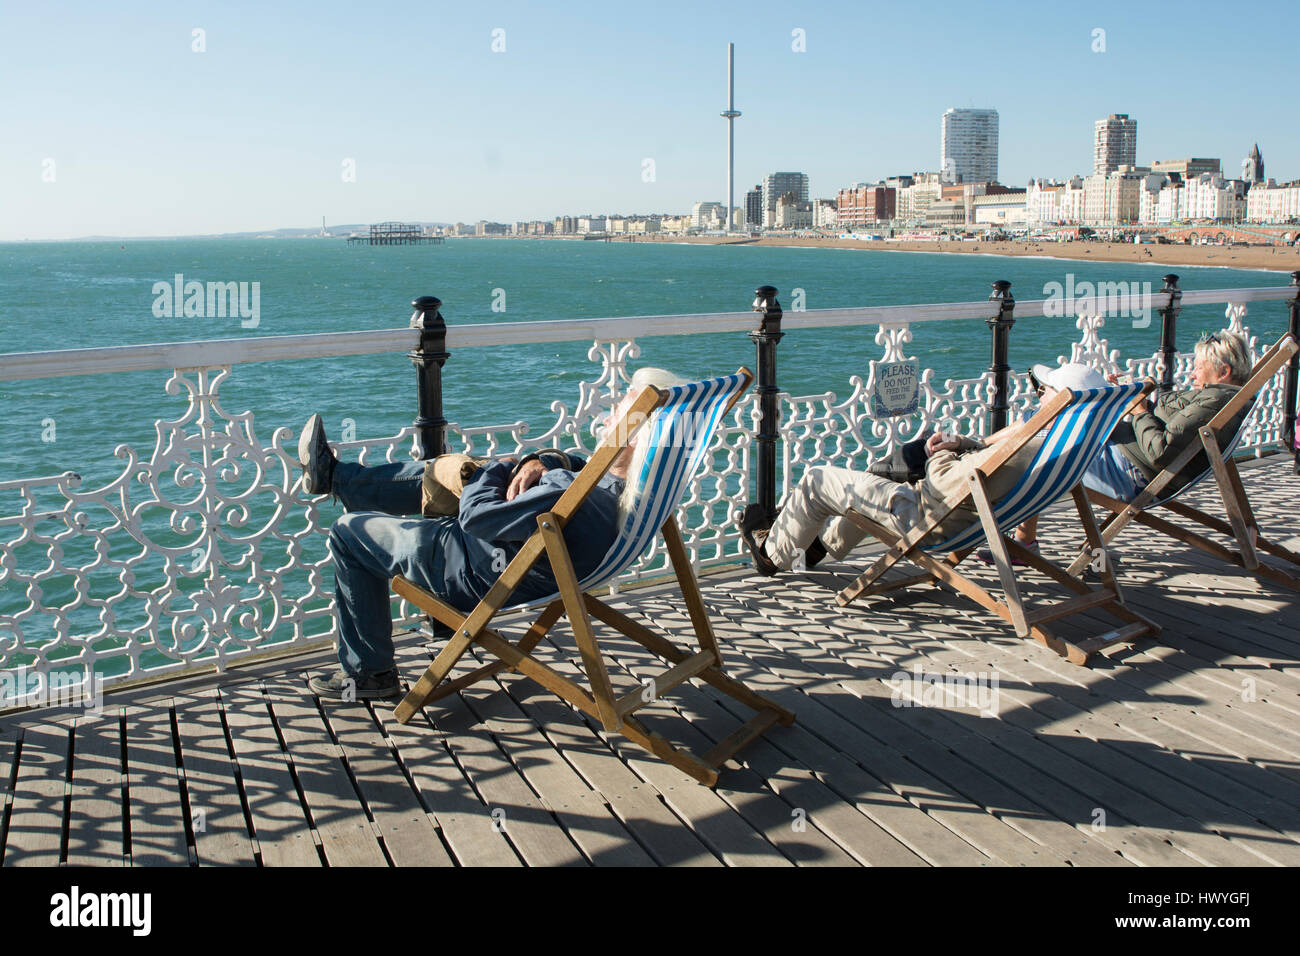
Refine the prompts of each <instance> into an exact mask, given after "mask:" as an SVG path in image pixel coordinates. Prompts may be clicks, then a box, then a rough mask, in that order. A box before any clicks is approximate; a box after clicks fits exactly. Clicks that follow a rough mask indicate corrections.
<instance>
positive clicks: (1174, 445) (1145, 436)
mask: <svg viewBox="0 0 1300 956" xmlns="http://www.w3.org/2000/svg"><path fill="white" fill-rule="evenodd" d="M1238 388H1239V386H1237V385H1226V384H1224V385H1206V386H1205V387H1204V388H1190V389H1186V390H1185V391H1173V392H1166V393H1165V394H1163V395H1161V396H1160V397H1159V399H1157V401H1156V404H1155V407H1154V408H1153V409H1152V410H1151V411H1148V412H1143V413H1142V414H1141V415H1136V416H1134V418H1133V420H1132V421H1131V422H1120V424H1119V425H1118V426H1117V427H1116V429H1115V432H1114V434H1113V435H1112V437H1111V441H1112V442H1115V443H1118V444H1119V446H1120V449H1121V450H1122V451H1123V452H1124V457H1126V458H1127V459H1128V460H1129V461H1131V462H1133V464H1135V465H1137V466H1138V468H1139V469H1141V471H1142V473H1143V474H1144V475H1146V479H1147V481H1150V480H1151V479H1152V478H1154V477H1155V476H1156V475H1157V474H1159V473H1160V472H1161V471H1163V470H1164V469H1165V468H1166V467H1167V466H1168V465H1170V464H1172V463H1173V461H1174V459H1175V458H1177V457H1178V456H1179V455H1181V454H1182V453H1183V451H1184V450H1185V449H1186V448H1187V447H1188V446H1189V445H1191V444H1192V443H1194V442H1195V443H1199V442H1200V436H1199V435H1198V434H1197V432H1198V431H1199V430H1200V429H1201V428H1202V427H1203V426H1205V425H1208V424H1209V423H1210V419H1212V418H1213V417H1214V416H1215V415H1217V414H1218V413H1219V410H1220V409H1222V408H1223V406H1225V405H1227V404H1228V402H1229V401H1230V400H1231V399H1232V396H1234V395H1236V394H1237V390H1238ZM1249 407H1250V406H1249V405H1247V406H1246V408H1243V409H1242V410H1241V411H1240V412H1238V413H1237V414H1236V415H1235V416H1233V418H1232V420H1231V421H1229V422H1228V425H1227V427H1226V428H1223V429H1222V430H1220V431H1218V432H1216V433H1215V435H1214V437H1215V438H1216V439H1218V441H1219V444H1220V445H1224V444H1226V443H1227V442H1229V441H1231V440H1232V438H1233V436H1235V435H1236V434H1237V430H1238V429H1239V428H1241V423H1242V422H1243V421H1244V420H1245V418H1246V412H1247V411H1248V410H1249ZM1209 466H1210V463H1209V461H1208V460H1207V459H1206V457H1205V452H1201V453H1200V454H1199V455H1197V456H1196V457H1195V458H1193V459H1192V460H1191V461H1190V462H1188V463H1187V465H1186V466H1184V467H1183V469H1182V470H1181V471H1180V472H1179V473H1178V476H1177V477H1176V478H1174V480H1173V482H1172V483H1170V484H1169V485H1168V486H1167V487H1166V488H1165V492H1173V491H1176V490H1178V489H1179V488H1181V487H1183V485H1185V484H1187V482H1189V481H1191V480H1192V479H1193V478H1195V477H1196V476H1197V475H1199V474H1200V473H1201V472H1203V471H1204V470H1205V469H1206V468H1208V467H1209Z"/></svg>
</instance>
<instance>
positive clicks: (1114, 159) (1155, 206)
mask: <svg viewBox="0 0 1300 956" xmlns="http://www.w3.org/2000/svg"><path fill="white" fill-rule="evenodd" d="M997 129H998V114H997V111H996V110H971V109H967V110H963V109H950V110H948V111H947V112H946V113H944V114H943V124H942V143H941V162H942V165H943V168H942V169H941V170H940V171H937V172H936V171H914V172H912V173H908V174H898V175H894V176H888V177H886V178H884V179H880V180H876V181H859V182H853V183H849V184H846V185H842V186H839V187H838V188H837V189H835V190H833V191H832V192H831V194H830V196H828V197H825V198H813V197H811V195H810V190H809V178H808V174H807V173H803V172H772V173H768V174H766V175H765V176H764V177H763V178H762V180H761V181H760V182H758V183H755V184H754V186H753V188H752V189H749V190H746V191H745V193H744V199H743V205H740V206H737V207H735V208H734V209H733V211H732V215H733V222H735V223H736V224H737V226H738V227H739V228H740V229H742V230H743V231H745V232H747V233H749V234H750V235H751V236H752V235H754V234H760V233H763V232H771V233H778V234H804V233H812V234H817V235H822V236H827V235H839V234H846V235H854V234H859V235H863V236H866V237H877V238H888V237H891V236H903V235H922V236H923V235H927V234H936V233H945V232H947V233H952V232H973V233H978V234H990V233H993V234H1002V233H1016V232H1027V231H1036V232H1041V231H1043V230H1061V229H1064V230H1067V231H1071V230H1078V229H1082V228H1083V227H1089V228H1092V229H1098V228H1100V229H1117V228H1127V229H1129V230H1130V231H1136V230H1137V229H1138V228H1139V227H1143V226H1152V227H1157V228H1161V227H1173V226H1177V227H1185V226H1189V225H1190V226H1194V225H1195V224H1197V223H1255V224H1271V225H1286V224H1288V223H1294V224H1296V225H1300V180H1298V181H1294V182H1288V183H1277V182H1275V181H1274V180H1272V179H1266V178H1265V177H1264V158H1263V154H1262V153H1261V152H1260V149H1259V144H1258V143H1255V144H1254V145H1253V146H1252V148H1251V150H1250V152H1249V154H1248V155H1247V156H1246V157H1245V159H1244V160H1243V161H1242V163H1241V170H1242V175H1241V178H1240V179H1230V178H1228V177H1226V176H1225V175H1224V174H1223V163H1222V161H1221V160H1220V159H1218V158H1213V157H1197V156H1192V157H1186V158H1182V159H1167V160H1155V161H1152V162H1151V163H1150V164H1149V165H1145V166H1141V165H1138V164H1137V120H1136V119H1134V118H1132V117H1130V116H1129V115H1128V114H1127V113H1112V114H1110V115H1109V116H1108V117H1107V118H1106V119H1103V120H1097V121H1096V122H1095V123H1094V127H1093V131H1094V149H1093V171H1092V173H1091V174H1090V175H1074V176H1070V177H1067V178H1062V179H1048V178H1039V177H1035V178H1033V179H1030V180H1029V182H1028V184H1027V186H1026V187H1024V188H1020V187H1016V186H1008V185H1005V184H1003V183H999V182H998V181H997V164H998V148H999V147H998V134H997ZM726 228H727V208H726V205H725V204H724V203H721V202H715V201H700V202H696V203H694V204H693V206H692V207H691V211H690V212H689V213H655V214H649V215H642V214H632V215H626V214H623V213H609V214H604V215H598V214H594V213H590V214H586V215H580V216H569V215H564V216H557V217H556V218H555V219H554V220H549V219H547V220H537V221H534V222H516V223H514V224H513V225H512V226H508V225H505V224H503V223H496V222H488V221H480V222H478V223H476V224H472V225H465V224H463V223H457V224H456V225H455V226H451V227H447V228H446V229H445V230H444V232H445V234H447V235H459V236H501V235H516V236H561V237H565V238H612V237H617V238H634V237H636V236H664V237H667V236H685V235H691V234H703V233H715V234H716V233H720V232H723V231H725V230H726ZM1297 235H1300V230H1295V231H1294V232H1292V233H1285V232H1283V231H1279V232H1278V234H1277V235H1276V236H1273V237H1272V238H1273V239H1274V240H1276V241H1286V242H1291V241H1295V240H1296V236H1297ZM1263 238H1264V239H1266V240H1267V239H1269V238H1270V235H1269V234H1265V235H1264V236H1263ZM1252 241H1254V240H1253V239H1252Z"/></svg>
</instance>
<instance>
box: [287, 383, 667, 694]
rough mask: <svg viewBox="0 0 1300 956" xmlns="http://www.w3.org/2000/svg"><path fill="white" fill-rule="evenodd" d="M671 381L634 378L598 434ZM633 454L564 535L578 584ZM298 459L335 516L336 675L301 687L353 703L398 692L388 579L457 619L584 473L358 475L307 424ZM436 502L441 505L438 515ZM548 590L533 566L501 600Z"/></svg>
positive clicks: (431, 465) (412, 470)
mask: <svg viewBox="0 0 1300 956" xmlns="http://www.w3.org/2000/svg"><path fill="white" fill-rule="evenodd" d="M682 381H683V380H682V379H680V378H678V377H677V376H675V375H673V374H672V373H670V372H666V371H664V370H663V369H655V368H643V369H640V370H639V371H638V372H637V373H636V375H634V376H633V378H632V382H631V384H630V386H629V388H628V392H627V395H626V396H625V397H624V399H623V400H622V401H621V402H620V403H619V404H618V406H617V407H616V408H615V409H614V410H613V411H612V412H611V413H610V415H609V416H608V417H607V418H606V419H605V421H604V423H603V424H604V426H605V428H606V429H608V428H610V427H612V426H613V425H615V424H616V423H617V422H618V421H619V420H620V419H621V418H622V416H623V414H624V413H625V412H626V410H627V408H628V406H629V405H630V404H631V402H632V400H633V399H634V398H635V397H636V395H637V394H638V393H639V392H640V391H641V390H642V389H643V388H644V387H645V386H646V385H654V386H655V387H656V388H667V387H669V386H671V385H677V384H681V383H682ZM635 450H636V443H635V442H634V443H633V444H631V445H629V446H628V447H627V448H625V449H624V450H623V452H622V453H621V454H619V456H618V457H617V458H615V460H614V463H613V464H612V465H611V466H610V468H609V470H608V471H607V472H606V473H605V475H604V477H602V478H601V480H600V481H599V483H597V485H596V486H595V488H593V489H592V491H591V493H590V494H589V495H588V496H587V498H586V500H585V501H584V502H583V504H582V506H581V507H580V508H579V509H578V510H577V512H576V513H575V514H574V515H573V517H572V518H571V519H570V520H569V522H568V523H567V525H566V526H565V528H564V540H565V543H566V544H567V545H568V548H569V554H570V557H571V558H572V559H573V565H574V572H575V573H576V574H577V576H578V578H579V579H581V578H582V577H584V576H585V575H587V574H589V573H591V572H592V571H593V570H595V568H596V567H597V566H598V565H599V563H600V561H601V559H602V558H604V556H605V554H606V552H608V550H609V549H610V547H611V546H612V545H613V543H614V540H615V538H616V536H617V529H618V516H619V512H620V500H621V497H622V495H623V491H624V484H625V479H626V477H627V475H628V471H629V466H630V465H631V464H632V459H633V456H634V454H635ZM298 456H299V461H300V463H301V465H302V466H303V470H304V473H305V478H304V485H305V488H306V490H307V492H308V493H309V494H314V495H322V494H332V495H334V496H336V497H337V498H338V499H340V500H341V501H342V503H343V506H344V508H345V510H346V512H347V513H346V514H344V515H343V516H342V517H341V518H339V519H338V520H337V521H336V522H334V525H333V527H332V528H330V534H329V550H330V554H331V555H332V556H333V558H334V593H335V602H336V607H335V618H336V622H337V624H338V632H339V642H338V656H339V664H340V669H339V670H338V671H336V672H335V673H334V674H330V675H317V676H314V677H312V678H311V681H310V686H311V689H312V690H313V691H314V692H315V693H317V694H319V695H320V696H322V697H333V698H343V697H345V696H346V697H351V698H352V699H355V700H362V699H368V698H380V697H391V696H393V695H395V694H397V693H398V692H399V691H400V689H401V688H400V686H399V684H398V675H397V670H396V668H395V667H394V651H393V622H392V614H391V606H390V597H389V582H390V580H391V579H392V577H393V576H394V575H396V574H401V575H402V576H403V577H405V578H407V579H408V580H410V581H411V582H413V583H414V584H416V585H418V586H419V587H421V588H423V589H425V590H426V591H429V592H430V593H432V594H435V595H437V596H438V597H440V598H442V599H443V600H444V601H446V602H447V603H448V604H450V605H451V606H452V607H454V608H456V609H457V610H459V611H463V612H466V613H468V612H469V611H472V610H473V609H474V607H475V605H477V604H478V602H479V601H480V600H481V599H482V598H483V597H484V596H485V595H486V594H487V592H488V591H489V590H490V589H491V587H492V585H493V584H494V583H495V582H496V580H497V578H498V577H500V574H501V572H502V571H504V570H505V568H506V565H508V564H509V563H510V560H511V559H512V558H514V556H515V555H516V554H517V553H518V551H519V549H520V548H521V547H522V546H523V544H524V542H525V541H527V540H528V538H529V537H530V536H531V535H532V534H533V532H535V531H536V530H537V518H538V516H540V515H542V514H543V513H545V512H547V511H549V510H551V509H552V508H554V507H555V505H556V504H557V503H558V502H559V500H560V497H561V495H563V494H564V492H565V491H566V490H567V489H568V487H569V486H570V485H571V484H573V482H574V480H575V479H576V477H577V474H578V472H579V471H581V470H582V468H583V467H585V466H586V464H587V460H586V458H585V457H583V456H582V455H579V454H576V453H572V452H570V453H567V454H566V453H564V452H561V451H558V450H557V449H546V450H544V451H541V452H536V453H533V454H531V455H527V456H525V457H524V458H522V459H516V458H514V457H505V458H496V459H468V458H466V457H465V456H443V457H442V458H438V459H433V460H432V461H431V462H428V463H426V462H423V461H409V462H393V463H390V464H385V465H379V466H376V467H366V466H363V465H358V464H355V463H352V462H341V461H339V460H338V458H337V457H336V456H335V455H334V452H333V451H332V450H331V449H330V447H329V442H328V441H327V440H326V438H325V432H324V428H323V427H322V425H321V421H320V416H319V415H313V416H312V417H311V418H310V419H308V422H307V426H306V427H305V428H304V429H303V433H302V437H301V439H300V441H299V446H298ZM448 462H450V464H451V465H453V466H454V467H453V468H451V469H450V470H449V471H448V470H447V469H444V468H442V465H445V464H447V463H448ZM435 469H437V471H438V476H437V480H435V481H434V482H433V484H434V485H435V491H434V494H433V498H434V502H435V505H436V504H437V502H438V501H439V500H444V504H443V505H442V506H440V507H441V509H442V510H443V511H445V512H446V513H443V514H441V516H437V517H422V516H421V507H422V500H421V499H422V488H425V489H426V493H424V494H423V498H424V505H425V506H426V507H425V514H437V513H438V511H437V510H436V509H435V510H434V511H430V510H429V508H428V504H429V498H430V495H429V494H428V493H427V487H428V484H429V483H430V482H429V475H428V474H427V473H431V472H433V471H434V470H435ZM459 479H463V482H464V484H463V488H461V487H459V485H460V480H459ZM448 492H450V494H451V496H452V497H451V499H450V500H451V504H450V506H447V505H446V504H445V500H446V499H447V498H448ZM457 492H458V493H459V502H456V501H455V496H456V493H457ZM411 516H414V517H411ZM556 590H557V588H556V583H555V578H554V575H553V574H552V573H551V568H550V565H549V564H548V563H547V561H546V559H545V558H544V557H543V558H542V560H540V561H539V562H538V563H537V564H536V565H534V566H533V568H532V570H531V571H529V573H528V575H527V576H526V577H525V578H524V580H523V581H522V582H521V583H520V584H519V586H518V587H517V588H516V589H515V590H514V592H513V595H512V600H513V601H515V602H519V603H522V602H525V601H530V600H535V599H537V598H543V597H546V596H547V595H550V594H554V593H555V591H556Z"/></svg>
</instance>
